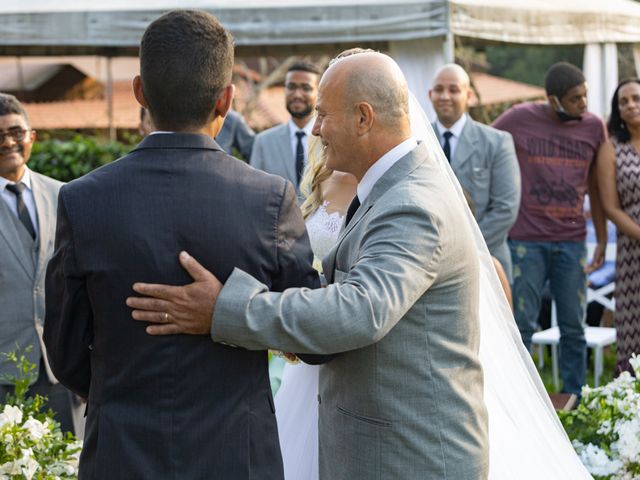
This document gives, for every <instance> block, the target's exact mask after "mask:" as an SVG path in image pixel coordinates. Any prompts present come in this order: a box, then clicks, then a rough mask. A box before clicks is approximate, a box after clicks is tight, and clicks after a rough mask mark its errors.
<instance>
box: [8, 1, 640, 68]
mask: <svg viewBox="0 0 640 480" xmlns="http://www.w3.org/2000/svg"><path fill="white" fill-rule="evenodd" d="M172 8H199V9H204V10H207V11H210V12H211V13H213V14H215V15H216V16H217V17H218V18H219V19H220V20H221V21H222V23H224V24H225V25H226V26H227V27H228V28H229V29H230V30H231V32H232V33H233V35H234V38H235V42H236V45H237V46H238V47H239V52H240V54H242V52H243V48H244V49H245V50H246V49H247V48H249V47H252V48H253V47H271V48H272V49H273V47H278V46H289V47H292V48H296V47H300V46H304V45H309V46H318V45H325V46H326V45H329V44H331V45H337V44H342V45H344V44H348V45H349V46H353V45H363V44H365V43H366V42H389V41H399V40H415V39H424V38H433V37H442V36H444V35H446V34H447V33H448V32H451V33H453V34H455V35H459V36H465V37H471V38H479V39H484V40H490V41H501V42H511V43H529V44H577V43H605V42H630V43H633V42H640V4H638V3H636V2H634V1H632V0H606V1H604V0H396V1H393V0H234V1H233V2H230V1H228V0H188V1H184V2H183V1H177V0H136V1H130V0H103V1H101V2H85V1H81V0H58V1H56V2H50V1H48V0H23V1H21V2H2V3H1V4H0V54H3V55H34V54H57V55H63V54H102V55H107V56H114V55H123V54H128V55H135V54H136V51H137V47H138V45H139V42H140V38H141V36H142V33H143V32H144V30H145V28H146V27H147V25H148V24H149V23H150V22H151V21H153V20H154V19H155V18H157V17H158V16H159V15H161V14H162V13H163V12H165V11H167V10H170V9H172ZM334 50H335V49H334Z"/></svg>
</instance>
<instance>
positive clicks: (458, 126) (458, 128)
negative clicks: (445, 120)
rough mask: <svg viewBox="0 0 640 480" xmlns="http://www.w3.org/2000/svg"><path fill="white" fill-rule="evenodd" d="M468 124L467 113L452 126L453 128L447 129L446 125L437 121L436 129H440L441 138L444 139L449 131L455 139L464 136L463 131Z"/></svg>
mask: <svg viewBox="0 0 640 480" xmlns="http://www.w3.org/2000/svg"><path fill="white" fill-rule="evenodd" d="M466 123H467V114H466V113H464V114H463V115H462V116H461V117H460V118H459V119H458V120H457V121H456V123H454V124H453V125H451V128H447V127H445V126H444V125H442V123H440V120H436V127H438V135H439V136H440V138H442V134H443V133H444V132H446V131H447V130H448V131H450V132H451V133H453V136H454V137H456V138H460V135H462V129H463V128H464V126H465V124H466Z"/></svg>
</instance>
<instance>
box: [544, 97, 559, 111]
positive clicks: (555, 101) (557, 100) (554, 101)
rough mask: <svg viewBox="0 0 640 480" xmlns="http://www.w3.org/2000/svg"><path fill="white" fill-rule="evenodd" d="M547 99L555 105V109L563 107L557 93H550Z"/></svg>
mask: <svg viewBox="0 0 640 480" xmlns="http://www.w3.org/2000/svg"><path fill="white" fill-rule="evenodd" d="M547 101H548V102H549V105H551V106H552V107H553V109H554V110H560V109H562V108H563V107H562V104H561V103H560V99H559V98H558V97H557V95H548V96H547Z"/></svg>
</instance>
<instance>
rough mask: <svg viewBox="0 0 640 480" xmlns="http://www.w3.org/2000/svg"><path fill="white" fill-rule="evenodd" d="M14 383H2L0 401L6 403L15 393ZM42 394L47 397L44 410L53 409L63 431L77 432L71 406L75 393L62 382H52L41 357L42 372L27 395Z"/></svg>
mask: <svg viewBox="0 0 640 480" xmlns="http://www.w3.org/2000/svg"><path fill="white" fill-rule="evenodd" d="M13 392H14V387H13V385H0V403H4V401H5V398H6V396H7V394H8V393H13ZM35 395H41V396H43V397H47V401H46V402H45V404H44V406H43V409H42V411H47V410H49V409H51V410H53V413H54V418H55V419H56V420H57V421H58V422H59V423H60V428H61V429H62V431H63V432H71V433H75V431H74V428H73V417H72V415H71V406H72V404H73V403H72V402H73V401H74V400H73V394H72V393H71V392H70V391H69V390H67V388H66V387H65V386H64V385H62V384H60V383H55V384H54V383H51V382H50V381H49V378H48V377H47V371H46V370H45V367H44V360H42V359H40V373H39V374H38V379H37V380H36V381H35V383H34V384H33V385H30V386H29V389H28V390H27V396H31V397H32V396H35Z"/></svg>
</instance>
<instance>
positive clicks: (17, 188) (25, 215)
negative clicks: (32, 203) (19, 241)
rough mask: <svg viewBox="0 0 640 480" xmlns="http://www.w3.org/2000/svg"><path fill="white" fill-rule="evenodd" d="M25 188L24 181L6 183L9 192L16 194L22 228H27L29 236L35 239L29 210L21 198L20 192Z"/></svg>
mask: <svg viewBox="0 0 640 480" xmlns="http://www.w3.org/2000/svg"><path fill="white" fill-rule="evenodd" d="M25 188H27V187H26V186H25V184H24V183H18V184H15V185H14V184H9V185H7V190H9V191H10V192H13V194H14V195H15V196H16V200H17V203H18V218H19V219H20V221H21V222H22V225H24V228H26V229H27V232H29V235H31V238H33V239H34V240H35V238H36V231H35V229H34V228H33V223H31V217H30V216H29V210H27V206H26V205H25V204H24V200H23V198H22V192H24V190H25Z"/></svg>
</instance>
